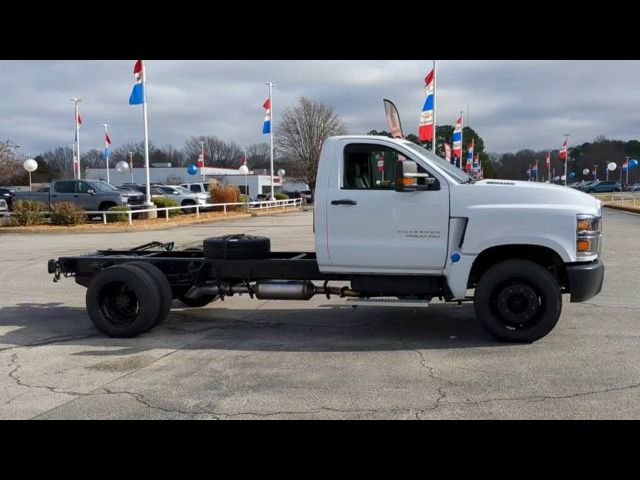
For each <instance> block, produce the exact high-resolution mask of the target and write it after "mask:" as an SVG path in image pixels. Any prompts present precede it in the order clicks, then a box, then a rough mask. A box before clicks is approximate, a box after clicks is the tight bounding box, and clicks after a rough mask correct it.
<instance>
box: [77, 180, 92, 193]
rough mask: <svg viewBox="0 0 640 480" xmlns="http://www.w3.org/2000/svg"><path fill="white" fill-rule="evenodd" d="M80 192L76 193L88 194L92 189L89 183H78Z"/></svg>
mask: <svg viewBox="0 0 640 480" xmlns="http://www.w3.org/2000/svg"><path fill="white" fill-rule="evenodd" d="M76 185H77V187H78V191H77V192H76V193H87V192H88V191H89V190H90V189H91V188H92V187H91V185H89V184H88V183H87V182H77V183H76Z"/></svg>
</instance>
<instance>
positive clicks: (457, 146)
mask: <svg viewBox="0 0 640 480" xmlns="http://www.w3.org/2000/svg"><path fill="white" fill-rule="evenodd" d="M453 154H454V155H455V156H456V157H458V158H462V115H460V117H459V118H458V120H456V128H455V129H454V130H453Z"/></svg>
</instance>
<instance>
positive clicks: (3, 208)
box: [0, 198, 9, 216]
mask: <svg viewBox="0 0 640 480" xmlns="http://www.w3.org/2000/svg"><path fill="white" fill-rule="evenodd" d="M6 213H9V205H8V204H7V201H6V200H5V199H4V198H0V216H4V215H5V214H6Z"/></svg>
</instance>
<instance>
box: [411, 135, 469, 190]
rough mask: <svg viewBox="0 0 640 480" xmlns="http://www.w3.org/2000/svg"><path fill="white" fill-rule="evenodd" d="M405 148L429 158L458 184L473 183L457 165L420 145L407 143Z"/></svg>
mask: <svg viewBox="0 0 640 480" xmlns="http://www.w3.org/2000/svg"><path fill="white" fill-rule="evenodd" d="M404 145H405V146H407V147H409V148H410V149H411V150H413V151H415V152H417V153H418V154H420V155H422V156H423V157H425V158H427V159H428V160H429V161H430V162H433V163H435V164H436V165H437V166H438V167H440V168H441V169H442V170H444V171H445V172H446V173H447V174H448V175H449V176H450V177H452V178H453V179H454V180H455V181H456V182H458V183H471V182H473V178H471V177H470V176H469V175H467V174H466V173H465V172H463V171H462V170H460V169H459V168H458V167H456V166H455V165H453V164H451V163H449V162H447V161H446V160H444V159H443V158H440V157H439V156H437V155H435V154H434V153H433V152H430V151H429V150H427V149H426V148H423V147H421V146H420V145H416V144H415V143H413V142H405V143H404Z"/></svg>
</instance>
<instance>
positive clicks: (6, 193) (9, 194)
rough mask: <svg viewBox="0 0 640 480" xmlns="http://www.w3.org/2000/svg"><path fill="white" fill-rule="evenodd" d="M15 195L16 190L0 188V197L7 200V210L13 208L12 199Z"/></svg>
mask: <svg viewBox="0 0 640 480" xmlns="http://www.w3.org/2000/svg"><path fill="white" fill-rule="evenodd" d="M15 196H16V192H14V191H13V190H9V189H8V188H0V198H2V199H3V200H4V201H5V202H7V207H9V211H11V210H13V199H14V198H15Z"/></svg>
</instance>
